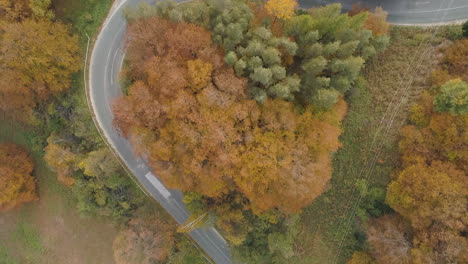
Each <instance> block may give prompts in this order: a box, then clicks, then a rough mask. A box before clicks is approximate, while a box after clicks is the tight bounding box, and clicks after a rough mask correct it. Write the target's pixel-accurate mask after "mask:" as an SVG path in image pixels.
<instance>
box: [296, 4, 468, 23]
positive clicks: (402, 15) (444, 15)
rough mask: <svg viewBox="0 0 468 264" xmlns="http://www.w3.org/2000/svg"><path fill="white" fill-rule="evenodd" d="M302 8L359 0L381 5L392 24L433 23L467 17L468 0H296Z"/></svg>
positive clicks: (373, 5) (349, 5) (371, 5)
mask: <svg viewBox="0 0 468 264" xmlns="http://www.w3.org/2000/svg"><path fill="white" fill-rule="evenodd" d="M298 2H299V5H300V6H301V7H302V8H310V7H313V6H316V5H326V4H331V3H341V4H342V5H343V8H344V9H345V10H349V9H350V8H351V7H352V6H353V4H355V3H358V2H360V3H361V5H362V6H368V7H370V8H372V9H374V8H375V7H377V6H381V7H383V9H385V11H387V12H388V20H389V21H390V22H392V23H394V24H434V23H442V22H452V21H459V20H466V19H468V0H358V1H356V0H298Z"/></svg>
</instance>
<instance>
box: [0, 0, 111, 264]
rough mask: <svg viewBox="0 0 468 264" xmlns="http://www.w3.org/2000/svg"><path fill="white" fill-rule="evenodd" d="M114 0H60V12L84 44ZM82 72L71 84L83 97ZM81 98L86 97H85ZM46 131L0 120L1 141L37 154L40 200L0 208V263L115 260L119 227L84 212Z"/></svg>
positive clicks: (84, 44) (35, 174)
mask: <svg viewBox="0 0 468 264" xmlns="http://www.w3.org/2000/svg"><path fill="white" fill-rule="evenodd" d="M111 3H112V0H82V1H75V0H56V1H54V7H55V9H56V17H57V18H58V19H59V20H61V21H63V22H64V23H67V24H72V27H71V30H72V31H73V32H74V33H76V34H78V35H79V38H80V46H81V50H82V51H83V53H82V54H83V56H84V51H85V50H86V42H87V37H86V33H87V34H88V35H89V36H91V37H92V36H93V35H94V34H95V33H96V32H97V30H98V27H99V25H100V23H101V21H102V19H103V18H104V17H105V15H106V14H107V10H108V9H109V7H110V5H111ZM81 80H82V72H80V73H77V74H76V75H75V77H74V82H73V88H72V89H73V90H75V91H77V92H78V93H80V91H82V95H83V97H84V88H83V82H82V81H81ZM83 102H86V101H85V100H83ZM47 134H48V133H47V131H42V130H39V129H38V128H37V127H27V126H21V125H20V124H18V123H15V122H11V121H10V120H6V119H1V120H0V142H5V141H8V142H14V143H16V144H19V145H22V146H23V147H24V148H26V149H27V150H28V151H29V152H30V153H31V155H32V157H33V158H34V163H35V169H34V176H35V177H36V179H37V188H38V193H39V196H40V200H39V201H36V202H33V203H29V204H26V205H24V206H22V207H20V208H17V209H14V210H12V211H9V212H6V213H2V214H0V237H1V238H2V239H1V240H0V264H16V263H18V264H23V263H26V264H28V263H34V264H36V263H67V264H69V263H71V264H72V263H76V264H81V263H96V264H101V263H113V257H112V248H111V247H112V241H113V238H114V236H115V235H116V233H117V230H116V228H115V227H114V226H112V225H111V224H110V223H109V222H110V221H108V220H105V219H100V218H82V217H80V215H79V214H78V212H77V210H76V205H75V202H74V199H73V197H72V196H71V193H70V191H69V190H68V189H67V188H66V187H64V186H62V185H61V184H60V183H59V182H58V181H57V179H56V176H55V174H54V173H53V172H52V171H50V170H49V169H48V167H47V165H46V164H45V162H44V161H43V154H44V153H43V147H44V140H45V138H46V137H47Z"/></svg>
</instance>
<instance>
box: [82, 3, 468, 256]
mask: <svg viewBox="0 0 468 264" xmlns="http://www.w3.org/2000/svg"><path fill="white" fill-rule="evenodd" d="M141 1H142V0H116V3H115V4H114V6H113V8H112V10H111V13H110V15H109V16H108V17H107V19H106V21H105V23H104V25H103V27H102V31H101V32H100V34H99V36H98V38H97V40H96V43H95V46H94V49H93V52H92V55H91V62H90V69H89V76H90V77H89V98H90V101H91V106H92V108H93V112H94V114H95V119H96V122H97V126H98V129H99V130H100V131H101V132H102V134H103V136H104V137H105V138H106V141H107V142H108V143H109V144H110V145H111V146H112V148H113V149H114V151H115V153H116V154H117V155H118V156H119V157H120V159H121V160H122V161H123V162H124V163H125V165H126V167H127V168H129V169H130V171H131V173H133V174H134V175H135V176H136V178H137V179H138V181H139V183H140V184H139V185H140V186H142V187H143V188H144V189H145V192H146V193H147V194H149V195H151V196H152V197H153V198H154V199H155V200H157V201H158V202H159V203H160V204H161V205H162V206H163V207H164V208H165V209H166V210H167V212H169V213H170V214H171V215H172V216H173V217H174V219H175V220H176V221H177V222H178V223H179V224H181V223H183V222H185V220H186V219H187V218H188V216H189V212H188V211H187V209H186V207H185V205H184V203H183V202H182V194H181V193H180V192H179V191H177V190H168V189H166V188H165V187H164V185H163V184H161V182H160V181H159V180H158V179H157V178H156V177H155V176H154V175H153V174H152V173H151V171H150V169H149V168H148V166H146V164H145V163H144V162H143V161H142V160H141V159H139V158H138V157H137V156H136V155H135V154H134V153H133V151H132V147H131V146H130V144H129V142H128V141H127V140H126V139H125V138H123V137H121V136H120V135H119V133H118V132H117V131H116V130H115V129H114V127H113V125H112V119H113V114H112V111H111V105H112V101H113V100H114V99H115V98H116V97H118V96H120V95H121V93H122V92H121V88H120V84H119V81H118V75H119V72H120V70H121V68H122V62H123V59H124V56H125V50H124V36H125V30H126V21H125V18H124V17H123V12H122V11H123V9H124V8H125V7H126V6H135V5H136V4H138V3H139V2H141ZM148 1H150V2H153V3H154V2H156V1H158V0H148ZM178 1H180V0H178ZM333 2H341V3H343V6H344V8H345V9H347V8H350V7H351V6H352V4H353V3H354V2H357V1H352V0H342V1H334V0H329V1H325V0H299V3H300V5H301V7H304V8H307V7H311V6H314V5H317V4H327V3H333ZM361 2H362V3H364V4H366V5H369V6H371V7H375V6H379V5H380V6H383V7H384V8H385V9H386V10H388V11H389V19H390V20H391V21H392V22H394V23H437V22H445V21H451V20H460V19H463V18H467V17H468V0H420V1H411V0H385V1H384V0H381V1H378V0H361ZM190 236H191V237H192V238H193V240H194V241H195V242H196V243H197V244H198V246H199V247H201V248H202V249H203V250H204V251H205V252H206V253H207V254H208V256H209V257H210V258H211V259H212V260H213V261H215V262H216V263H219V264H229V263H232V260H231V259H232V258H231V251H230V249H229V247H228V244H227V243H226V241H225V240H224V239H223V238H222V237H221V236H220V235H219V233H218V232H217V231H216V230H215V229H214V228H210V229H205V230H200V229H196V230H194V231H192V232H191V233H190Z"/></svg>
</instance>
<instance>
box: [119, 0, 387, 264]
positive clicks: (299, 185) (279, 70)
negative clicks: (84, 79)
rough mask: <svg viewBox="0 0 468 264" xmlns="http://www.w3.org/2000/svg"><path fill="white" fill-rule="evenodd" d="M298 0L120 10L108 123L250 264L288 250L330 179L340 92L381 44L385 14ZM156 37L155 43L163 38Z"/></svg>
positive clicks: (342, 108)
mask: <svg viewBox="0 0 468 264" xmlns="http://www.w3.org/2000/svg"><path fill="white" fill-rule="evenodd" d="M296 7H297V5H296V3H295V2H294V1H267V2H266V3H265V4H264V3H262V2H253V1H252V2H250V1H227V2H226V1H225V2H223V3H222V4H221V3H220V2H217V1H200V2H194V3H190V4H187V5H175V4H174V3H172V2H160V3H158V4H157V5H156V6H150V5H145V4H143V5H140V6H139V7H138V8H137V9H133V10H127V18H128V20H129V22H130V25H129V29H128V33H127V34H128V36H127V38H128V40H129V41H128V51H127V59H126V65H127V67H126V68H125V70H124V73H123V74H124V78H125V80H126V81H127V82H128V83H130V85H129V87H128V88H126V89H125V91H126V95H125V96H124V97H122V98H120V99H118V100H117V101H116V102H115V103H114V105H113V109H114V113H115V120H114V122H115V125H116V126H117V127H118V128H119V129H120V131H121V133H122V134H123V135H124V136H126V137H127V138H129V139H130V141H131V142H132V144H133V146H134V149H135V151H136V152H137V153H139V155H141V156H142V157H144V158H145V159H146V160H147V161H148V162H149V164H150V165H151V167H152V168H153V170H154V171H155V172H156V173H157V174H158V176H159V177H160V178H161V179H162V180H163V182H164V183H165V184H166V185H167V186H169V187H170V188H177V189H180V190H182V191H184V192H185V194H186V197H185V199H184V201H185V202H186V203H187V205H188V207H189V209H190V210H191V211H192V217H191V218H190V219H189V220H188V221H192V220H194V219H198V218H200V217H203V216H205V221H204V223H205V225H209V224H210V223H214V224H215V225H216V226H217V227H219V228H220V229H221V230H222V232H223V234H224V236H225V237H226V238H227V239H228V240H229V242H231V244H233V245H234V246H236V254H237V257H238V258H241V259H242V261H244V262H248V263H272V262H277V263H283V262H284V261H286V259H288V258H290V257H291V256H292V255H293V252H292V250H293V249H292V246H293V243H294V240H295V236H296V235H297V233H298V232H299V230H298V227H297V224H298V217H297V214H298V213H300V212H301V210H302V209H303V208H304V207H305V206H306V205H308V204H310V203H311V202H312V201H313V200H314V199H316V198H317V197H318V196H319V195H320V194H322V193H323V192H324V191H325V190H326V189H327V188H328V187H329V184H330V178H331V173H332V169H331V155H332V153H333V152H335V151H336V150H337V149H338V148H339V147H340V142H339V139H338V138H339V136H340V134H341V126H340V123H341V120H342V119H343V118H344V116H345V114H346V111H347V103H346V101H345V99H344V98H345V97H346V95H347V94H348V93H350V91H351V90H352V87H353V86H355V85H356V83H357V82H359V76H360V73H361V70H362V68H363V67H364V65H365V62H366V60H368V59H369V58H372V57H373V56H375V55H376V54H377V53H378V52H379V51H381V50H383V49H385V47H386V46H387V45H388V42H389V38H388V36H387V31H388V28H389V26H388V24H387V22H386V13H385V12H384V11H383V10H381V9H377V10H376V11H375V12H368V11H365V10H360V11H356V12H354V13H351V14H346V13H345V14H343V13H342V12H341V6H340V5H328V6H325V7H321V8H316V9H311V10H307V11H297V10H296ZM160 36H164V37H160Z"/></svg>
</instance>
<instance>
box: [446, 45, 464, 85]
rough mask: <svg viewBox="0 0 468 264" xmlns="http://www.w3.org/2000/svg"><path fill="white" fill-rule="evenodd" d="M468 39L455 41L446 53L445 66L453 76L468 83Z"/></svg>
mask: <svg viewBox="0 0 468 264" xmlns="http://www.w3.org/2000/svg"><path fill="white" fill-rule="evenodd" d="M467 61H468V38H464V39H460V40H457V41H455V43H454V44H453V45H451V46H450V47H449V48H448V49H447V51H446V52H445V59H444V62H445V66H446V67H447V69H448V72H449V73H450V75H452V76H457V77H458V76H459V77H460V78H462V79H463V80H464V81H466V82H468V63H467Z"/></svg>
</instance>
